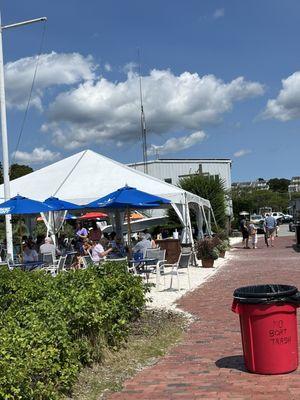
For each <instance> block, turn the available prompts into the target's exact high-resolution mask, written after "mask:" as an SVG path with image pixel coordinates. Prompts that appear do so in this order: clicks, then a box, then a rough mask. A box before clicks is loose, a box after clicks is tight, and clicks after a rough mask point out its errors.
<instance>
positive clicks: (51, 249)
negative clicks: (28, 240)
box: [40, 237, 61, 260]
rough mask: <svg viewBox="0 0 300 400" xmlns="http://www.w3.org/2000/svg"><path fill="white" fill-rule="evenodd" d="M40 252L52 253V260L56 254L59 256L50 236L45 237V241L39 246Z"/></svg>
mask: <svg viewBox="0 0 300 400" xmlns="http://www.w3.org/2000/svg"><path fill="white" fill-rule="evenodd" d="M40 253H41V254H45V253H52V255H53V259H54V260H55V258H56V256H57V255H58V256H59V255H60V254H61V253H60V251H59V250H58V248H56V247H55V245H54V244H53V243H52V239H51V238H50V237H46V238H45V243H44V244H42V245H41V246H40Z"/></svg>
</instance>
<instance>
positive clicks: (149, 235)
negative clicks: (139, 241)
mask: <svg viewBox="0 0 300 400" xmlns="http://www.w3.org/2000/svg"><path fill="white" fill-rule="evenodd" d="M144 234H145V237H146V239H147V240H149V241H150V243H151V248H152V249H156V248H157V245H156V243H155V240H154V239H152V236H151V234H150V233H149V232H148V231H147V230H145V231H144Z"/></svg>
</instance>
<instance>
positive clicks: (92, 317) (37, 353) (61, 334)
mask: <svg viewBox="0 0 300 400" xmlns="http://www.w3.org/2000/svg"><path fill="white" fill-rule="evenodd" d="M146 291H147V288H146V287H145V286H144V285H143V284H142V283H141V279H140V278H138V277H135V276H132V275H130V274H128V273H127V272H125V268H124V265H123V266H122V265H120V266H118V265H115V264H112V263H106V264H105V265H104V266H102V267H91V268H88V269H86V270H79V271H70V272H68V273H62V274H59V275H58V276H57V277H55V278H53V277H51V276H50V275H47V274H45V273H43V272H34V273H26V272H22V271H18V270H14V271H9V270H7V269H5V268H1V269H0V399H5V400H10V399H14V400H17V399H22V400H29V399H30V400H34V399H38V400H46V399H47V400H51V399H57V398H59V396H60V394H62V393H68V392H69V391H70V389H71V387H72V384H73V383H74V381H75V380H76V376H77V374H78V371H79V370H80V368H81V367H82V366H84V365H87V364H89V363H91V362H92V361H100V360H101V357H102V354H103V352H102V350H103V347H104V346H107V345H108V346H115V347H118V346H119V345H120V344H121V343H122V341H124V340H125V339H126V337H127V335H128V332H129V327H130V322H131V321H133V320H135V319H136V318H137V317H138V316H139V313H140V311H141V309H142V308H143V306H144V304H145V301H146V300H145V293H146Z"/></svg>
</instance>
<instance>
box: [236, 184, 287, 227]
mask: <svg viewBox="0 0 300 400" xmlns="http://www.w3.org/2000/svg"><path fill="white" fill-rule="evenodd" d="M231 195H232V203H233V212H234V217H235V221H238V220H239V212H240V211H248V212H249V213H250V214H253V213H258V212H259V209H260V208H261V207H272V209H273V210H274V211H286V210H287V208H288V203H289V197H288V193H279V192H272V191H271V190H259V189H258V190H251V191H249V190H248V189H243V190H241V189H234V190H232V192H231Z"/></svg>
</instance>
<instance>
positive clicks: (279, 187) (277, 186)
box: [268, 178, 290, 193]
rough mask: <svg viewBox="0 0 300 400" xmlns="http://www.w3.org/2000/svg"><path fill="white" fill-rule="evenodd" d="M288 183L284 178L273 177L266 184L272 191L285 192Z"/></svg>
mask: <svg viewBox="0 0 300 400" xmlns="http://www.w3.org/2000/svg"><path fill="white" fill-rule="evenodd" d="M289 184H290V180H289V179H285V178H273V179H270V180H269V181H268V185H269V187H270V190H272V192H280V193H287V191H288V187H289Z"/></svg>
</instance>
